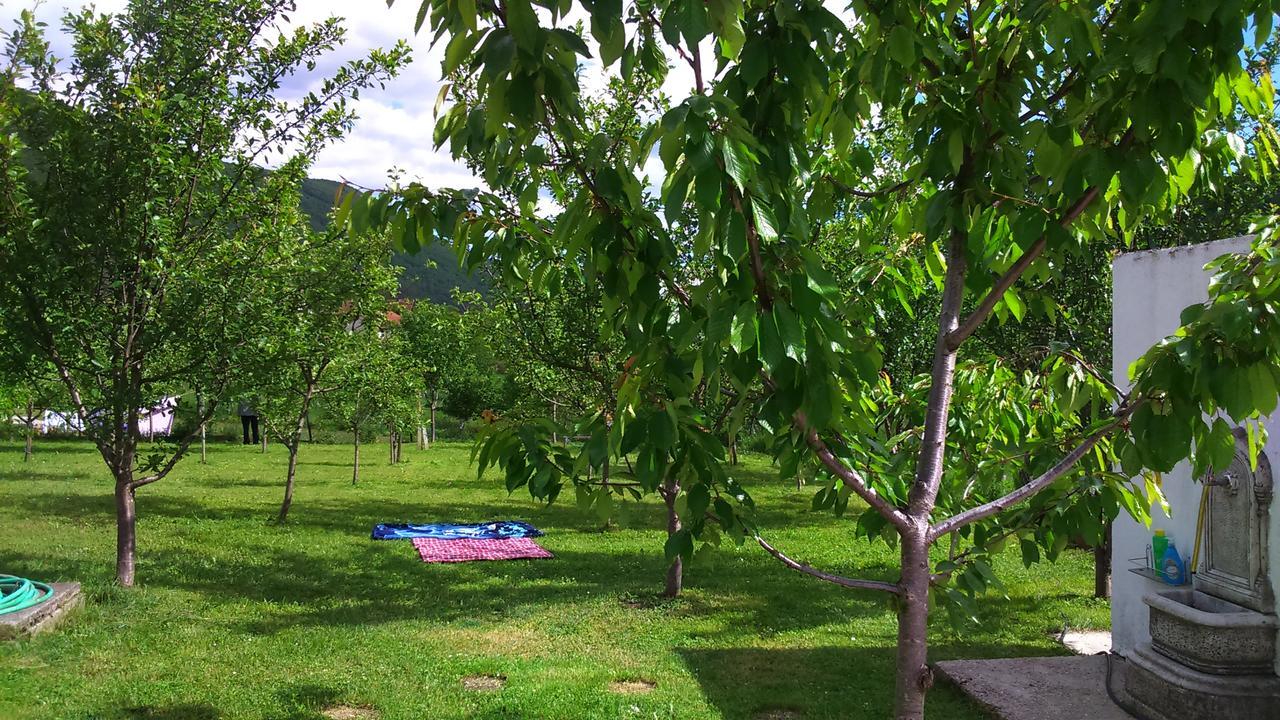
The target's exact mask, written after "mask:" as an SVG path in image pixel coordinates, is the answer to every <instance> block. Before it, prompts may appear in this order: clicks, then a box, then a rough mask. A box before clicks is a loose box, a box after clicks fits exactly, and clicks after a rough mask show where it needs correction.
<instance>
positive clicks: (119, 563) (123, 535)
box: [116, 470, 138, 587]
mask: <svg viewBox="0 0 1280 720" xmlns="http://www.w3.org/2000/svg"><path fill="white" fill-rule="evenodd" d="M132 474H133V473H132V470H126V471H123V472H117V478H116V582H118V583H120V584H121V585H122V586H124V587H133V570H134V558H135V557H136V550H137V544H138V515H137V509H136V507H135V506H134V498H133V487H132V486H131V482H132V480H133V478H132Z"/></svg>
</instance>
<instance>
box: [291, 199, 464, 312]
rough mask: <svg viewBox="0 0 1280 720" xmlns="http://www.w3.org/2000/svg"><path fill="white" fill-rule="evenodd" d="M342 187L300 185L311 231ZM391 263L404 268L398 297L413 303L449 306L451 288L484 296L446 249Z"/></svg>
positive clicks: (433, 248) (428, 249)
mask: <svg viewBox="0 0 1280 720" xmlns="http://www.w3.org/2000/svg"><path fill="white" fill-rule="evenodd" d="M340 187H342V183H340V182H336V181H334V180H325V179H322V178H307V179H306V180H305V181H303V183H302V211H303V212H305V213H306V214H307V217H308V218H310V220H311V227H312V228H314V229H315V230H322V229H324V227H325V225H326V224H328V215H329V210H330V209H332V208H333V201H334V199H335V198H336V197H337V194H338V189H339V188H340ZM391 262H392V264H394V265H397V266H399V267H402V268H404V271H403V272H402V273H401V274H400V295H401V296H402V297H406V298H413V299H415V300H417V299H421V298H426V299H428V300H430V301H431V302H435V303H445V302H449V301H450V298H451V297H452V295H453V290H454V288H460V289H462V290H467V291H478V292H480V293H481V294H487V290H488V288H487V286H486V285H485V282H484V279H483V278H481V277H479V276H478V275H468V274H467V272H466V270H464V269H463V268H462V266H461V265H460V264H459V263H458V258H457V257H456V256H455V255H454V254H453V251H452V250H450V249H449V248H446V247H443V246H440V245H429V246H427V247H425V248H423V249H422V250H421V251H419V252H418V253H416V254H414V255H409V254H406V253H396V254H395V255H394V256H393V257H392V258H391Z"/></svg>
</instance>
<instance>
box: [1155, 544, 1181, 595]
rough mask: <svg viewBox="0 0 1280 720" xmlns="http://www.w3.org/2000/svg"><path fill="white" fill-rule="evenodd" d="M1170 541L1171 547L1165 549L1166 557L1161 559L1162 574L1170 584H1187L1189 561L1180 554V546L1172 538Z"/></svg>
mask: <svg viewBox="0 0 1280 720" xmlns="http://www.w3.org/2000/svg"><path fill="white" fill-rule="evenodd" d="M1168 542H1169V547H1167V548H1166V549H1165V551H1164V557H1163V558H1162V559H1161V560H1160V575H1161V576H1162V577H1163V578H1164V581H1165V582H1167V583H1169V584H1170V585H1186V584H1187V563H1186V561H1184V560H1183V559H1182V556H1181V555H1179V554H1178V546H1177V545H1175V544H1174V542H1173V541H1172V540H1169V541H1168Z"/></svg>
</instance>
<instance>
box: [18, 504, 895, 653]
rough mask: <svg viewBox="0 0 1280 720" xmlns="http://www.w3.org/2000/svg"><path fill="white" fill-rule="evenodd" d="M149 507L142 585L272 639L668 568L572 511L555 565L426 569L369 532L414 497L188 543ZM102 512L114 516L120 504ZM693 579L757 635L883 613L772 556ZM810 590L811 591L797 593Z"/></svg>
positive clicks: (589, 586) (58, 565)
mask: <svg viewBox="0 0 1280 720" xmlns="http://www.w3.org/2000/svg"><path fill="white" fill-rule="evenodd" d="M34 497H46V496H33V497H28V498H24V499H20V500H22V501H23V502H26V503H28V505H27V507H26V508H25V509H26V510H27V511H28V512H44V511H48V512H51V513H55V514H61V513H65V514H67V515H69V516H77V517H83V516H84V515H85V514H86V513H87V512H88V511H89V507H90V506H93V505H95V504H96V503H95V502H88V501H87V498H85V497H82V496H72V497H71V498H60V497H52V496H49V497H48V499H47V502H49V503H50V505H51V506H50V507H47V508H45V507H40V506H39V505H43V503H39V505H37V506H31V505H30V503H31V502H32V501H33V499H34ZM103 501H104V503H103V504H107V503H108V502H109V500H107V499H106V498H103ZM197 505H198V503H197ZM139 507H140V512H141V515H142V517H143V520H142V521H141V524H140V535H139V540H140V546H139V547H140V550H139V566H138V577H139V582H140V583H141V585H142V586H143V587H157V588H175V589H181V590H187V591H194V592H197V593H199V594H201V595H204V596H206V597H208V598H210V599H211V600H214V601H215V602H218V601H228V602H237V601H250V602H254V603H261V604H262V605H263V607H261V609H260V611H258V612H255V613H254V616H253V617H249V618H246V619H244V620H243V621H236V622H235V623H233V624H236V625H238V626H239V629H240V630H241V631H245V632H249V633H252V634H273V633H276V632H279V631H281V630H284V629H287V628H290V627H294V626H357V625H369V624H377V623H385V622H394V621H399V620H405V619H418V620H428V621H435V622H452V621H457V620H462V619H474V618H483V619H489V620H493V619H501V618H502V617H518V616H520V615H521V614H522V613H528V612H538V611H540V610H542V609H545V608H550V607H555V606H556V605H557V604H560V603H573V602H578V601H581V599H582V598H583V597H587V596H594V597H600V596H605V597H617V598H619V601H618V602H619V604H620V605H621V603H622V600H621V598H623V597H627V596H645V595H652V594H654V593H656V592H657V591H658V590H659V589H660V587H661V582H662V575H663V571H664V569H665V561H664V559H663V556H662V549H661V531H659V530H657V529H656V528H653V529H652V530H651V532H652V534H653V536H654V542H653V545H652V549H651V550H645V549H638V548H637V547H636V546H635V539H634V537H631V538H628V539H627V541H626V542H625V543H619V544H610V538H609V537H608V535H607V534H606V536H605V537H603V538H601V539H600V540H599V541H597V540H596V539H595V538H590V539H587V538H583V537H582V536H583V534H585V533H588V532H590V528H591V527H592V526H591V524H590V523H589V521H588V520H587V517H588V516H583V515H581V514H578V513H576V511H574V510H571V509H569V508H567V507H566V508H548V509H546V510H545V511H544V514H543V517H541V518H535V521H536V522H538V523H539V524H540V525H541V526H542V527H544V529H547V530H549V535H548V536H547V537H545V538H543V539H542V540H541V542H542V544H543V545H544V546H545V547H547V548H548V549H550V550H551V551H552V552H554V553H555V555H556V557H555V558H554V559H550V560H541V561H529V560H526V561H513V562H482V563H460V564H427V563H423V562H421V560H420V559H419V558H418V556H417V553H416V552H415V551H414V549H413V547H412V545H411V544H410V543H409V542H407V541H372V540H369V539H368V529H369V527H370V525H369V520H370V519H371V518H372V517H375V516H376V517H379V518H381V519H388V518H390V519H397V517H404V515H396V514H392V513H395V512H397V511H403V512H406V513H407V511H408V509H409V508H416V507H418V506H416V505H412V504H400V503H388V502H385V501H378V502H372V503H339V504H335V505H334V506H332V507H329V506H327V505H323V506H313V507H310V508H308V510H307V511H306V512H300V513H299V514H298V515H297V516H296V517H295V519H294V522H293V523H292V524H291V525H290V526H288V527H285V528H275V527H271V526H269V525H268V524H267V523H266V522H265V514H264V513H262V512H261V509H258V508H255V509H253V510H252V511H250V510H247V509H245V508H207V507H202V508H200V509H199V510H195V511H194V512H195V514H196V515H198V517H199V521H198V522H194V523H191V524H190V526H187V527H184V528H183V529H182V531H181V533H180V535H181V536H180V537H175V535H177V534H176V533H172V532H170V533H166V534H164V535H162V536H160V537H159V538H156V536H155V535H150V534H149V533H148V532H147V528H146V518H155V517H159V516H172V517H177V518H190V517H192V515H191V514H192V513H193V508H192V507H191V506H190V505H189V504H186V503H182V502H178V501H176V500H174V499H172V498H168V497H164V496H157V497H154V498H149V499H146V500H143V499H142V498H140V499H139ZM500 507H501V506H496V505H488V504H471V503H451V504H448V505H442V506H437V507H436V512H437V516H438V517H441V518H450V519H460V520H461V519H478V520H484V519H492V518H495V517H500V516H501V513H500V512H497V510H498V509H499V508H500ZM102 512H104V513H108V514H109V512H110V507H109V505H108V507H107V508H105V509H104V510H103V511H102ZM575 516H576V517H575ZM235 518H238V519H240V520H244V519H246V518H251V519H253V518H256V519H255V520H254V523H253V524H254V525H255V526H256V527H251V528H249V529H248V530H246V529H245V528H244V527H243V523H240V524H239V525H238V526H237V528H236V530H235V532H236V533H237V534H238V535H239V536H240V537H241V538H242V539H241V540H240V541H239V543H238V544H237V545H235V546H226V545H222V546H220V545H218V544H217V541H216V540H210V539H208V538H206V537H202V536H204V535H206V534H208V533H221V532H226V531H228V530H227V529H226V526H225V524H224V523H225V521H227V520H230V519H235ZM207 521H217V522H207ZM575 526H576V527H575ZM651 527H652V526H651ZM282 537H283V539H282ZM153 538H156V539H153ZM594 548H599V549H594ZM0 567H5V568H8V569H9V571H10V572H17V573H19V574H30V575H37V576H40V577H51V578H70V579H78V580H84V579H91V578H92V579H96V581H97V582H98V583H100V584H107V583H109V578H110V575H109V572H110V565H109V562H108V558H106V557H99V556H94V557H85V556H83V555H81V556H74V557H67V556H60V557H53V558H50V557H49V556H47V555H43V554H41V555H37V554H31V555H22V554H19V553H17V552H15V551H12V550H0ZM867 570H868V573H867V574H870V575H872V576H873V577H877V578H880V579H883V578H884V577H886V576H887V575H888V574H890V573H891V572H892V569H891V568H889V567H888V566H884V565H877V566H875V567H872V568H867ZM686 578H687V584H688V587H689V588H690V589H691V590H692V592H691V594H690V601H689V602H686V603H684V604H683V605H681V606H680V608H679V609H678V610H677V611H676V612H679V613H685V614H700V613H703V612H711V610H708V609H707V605H714V606H717V608H718V609H715V610H714V612H716V613H717V614H718V615H720V616H721V617H726V618H730V619H732V621H733V624H734V625H735V626H737V627H741V628H743V631H742V632H743V633H746V634H751V635H758V629H760V628H769V629H770V630H769V632H772V633H779V632H785V631H787V630H791V629H800V628H806V627H810V626H814V625H818V624H823V623H826V622H829V620H830V619H831V618H832V617H845V618H850V617H858V616H873V615H881V614H883V613H885V612H886V608H885V605H884V603H883V601H882V599H881V598H879V597H878V596H875V595H872V594H869V593H850V592H848V591H845V590H841V589H839V588H834V587H827V586H823V585H820V584H818V583H816V582H812V581H809V580H806V579H805V578H802V577H800V576H798V575H795V574H794V573H793V572H792V571H790V570H787V569H786V568H783V567H782V566H781V565H779V564H778V563H776V561H774V560H772V559H771V558H768V557H766V556H765V555H764V554H763V553H761V552H754V551H753V552H749V553H748V554H746V555H745V556H744V555H743V554H739V553H732V552H726V553H722V554H713V555H711V556H710V557H708V558H703V559H699V561H697V562H695V563H693V564H692V566H691V567H690V568H689V569H688V570H687V571H686ZM800 587H803V588H804V592H796V589H797V588H800ZM636 611H637V612H644V610H636Z"/></svg>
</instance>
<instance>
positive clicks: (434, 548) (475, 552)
mask: <svg viewBox="0 0 1280 720" xmlns="http://www.w3.org/2000/svg"><path fill="white" fill-rule="evenodd" d="M413 546H414V547H415V548H417V549H418V555H419V556H420V557H421V558H422V562H429V563H452V562H471V561H472V560H520V559H524V558H549V557H555V556H554V555H552V554H551V553H549V552H547V551H546V550H544V549H543V548H542V547H541V546H539V545H538V543H536V542H534V541H533V540H531V539H529V538H499V539H494V540H468V539H461V540H437V539H436V538H414V539H413Z"/></svg>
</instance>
